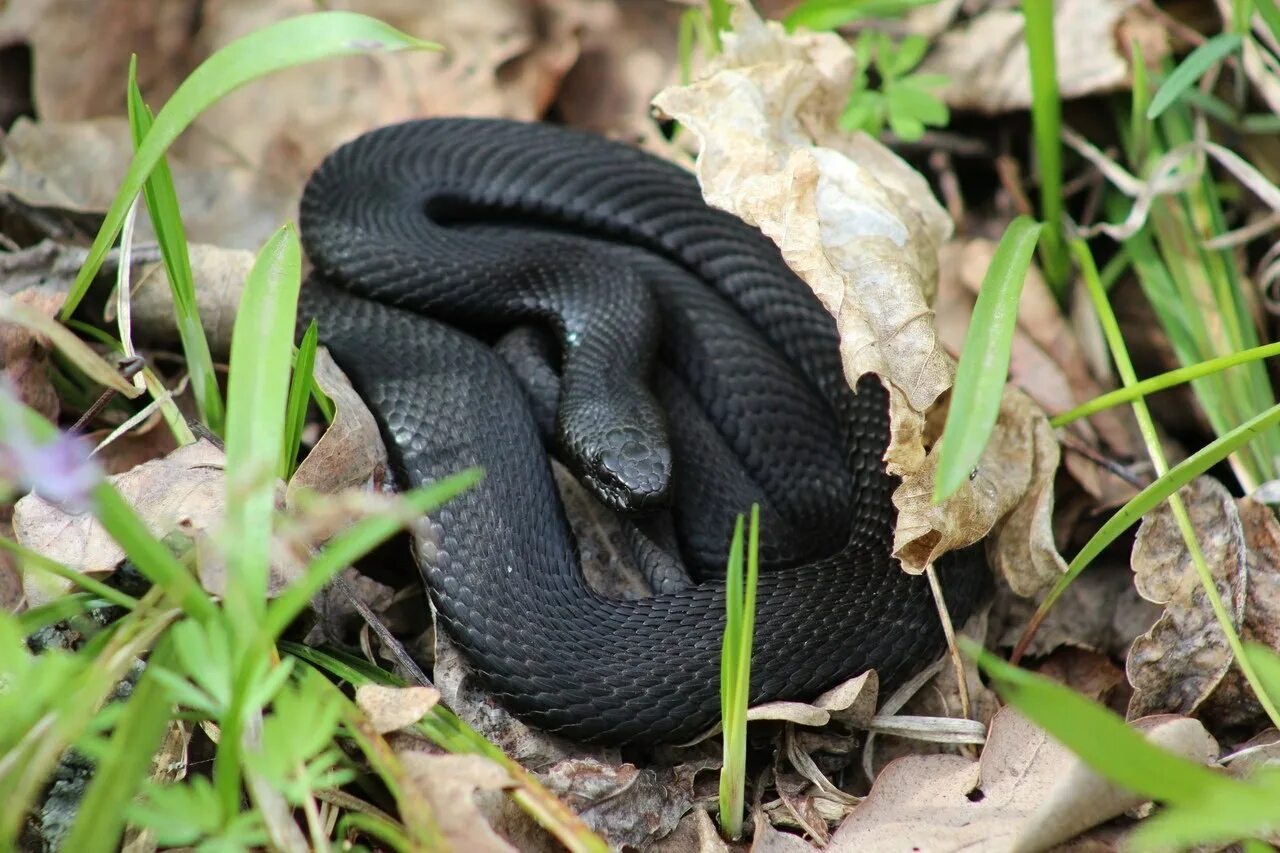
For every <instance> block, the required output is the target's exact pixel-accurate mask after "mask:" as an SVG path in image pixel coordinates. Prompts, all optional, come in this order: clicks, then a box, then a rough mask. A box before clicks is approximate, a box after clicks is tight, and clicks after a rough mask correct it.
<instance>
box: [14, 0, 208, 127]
mask: <svg viewBox="0 0 1280 853" xmlns="http://www.w3.org/2000/svg"><path fill="white" fill-rule="evenodd" d="M201 5H202V4H201V3H200V2H199V0H165V2H163V3H139V2H137V0H22V2H19V3H6V4H5V5H4V6H0V43H4V44H11V43H19V42H24V43H26V44H27V45H28V46H29V48H30V50H31V60H32V66H33V67H32V75H31V77H32V83H33V86H34V88H35V93H34V94H35V101H36V107H37V110H38V114H39V115H40V116H42V117H44V119H45V120H46V121H69V120H75V119H84V118H92V117H95V116H101V115H106V114H110V113H123V112H124V84H125V80H126V79H127V78H128V71H129V55H130V54H131V53H135V52H136V53H138V54H139V55H140V57H141V59H140V61H139V64H138V84H139V86H140V87H141V88H142V90H143V91H144V92H146V93H147V96H148V98H150V99H152V103H153V104H156V105H158V104H159V103H161V102H163V101H164V99H166V98H168V96H169V95H170V94H171V93H172V91H173V90H174V88H176V86H177V84H178V82H179V81H180V80H181V78H182V77H183V76H185V75H186V73H188V72H189V71H190V70H191V67H192V65H191V62H190V57H189V53H190V48H189V46H190V40H191V27H192V24H193V23H194V22H195V21H197V20H198V14H199V10H200V7H201Z"/></svg>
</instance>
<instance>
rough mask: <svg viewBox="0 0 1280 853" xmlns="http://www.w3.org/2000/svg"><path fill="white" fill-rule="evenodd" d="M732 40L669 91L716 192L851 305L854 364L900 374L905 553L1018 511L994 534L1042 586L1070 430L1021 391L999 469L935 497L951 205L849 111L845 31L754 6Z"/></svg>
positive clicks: (907, 561)
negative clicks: (1062, 442) (853, 124)
mask: <svg viewBox="0 0 1280 853" xmlns="http://www.w3.org/2000/svg"><path fill="white" fill-rule="evenodd" d="M724 41H725V51H724V54H723V55H722V56H721V57H720V58H719V59H717V60H715V61H713V62H712V63H711V64H710V67H709V71H708V74H707V75H706V76H705V77H703V78H702V79H700V80H698V81H696V82H695V83H693V84H692V85H690V86H684V87H675V88H670V89H666V90H664V91H663V92H661V93H660V94H659V95H658V97H657V98H655V100H654V103H655V105H656V106H657V107H658V108H660V109H661V110H662V111H663V112H665V113H667V114H668V115H670V116H672V117H673V118H675V119H677V120H678V121H680V122H681V124H682V125H684V126H685V127H687V128H689V129H690V130H691V131H692V132H693V133H694V134H695V135H696V136H697V137H698V139H699V140H700V142H701V145H702V149H701V153H700V154H699V156H698V160H697V172H698V179H699V181H700V182H701V184H702V189H703V193H704V195H705V196H706V198H707V200H708V201H709V202H710V203H711V204H713V205H715V206H716V207H721V208H724V209H725V210H728V211H730V212H732V213H734V214H736V215H737V216H739V217H741V218H742V219H744V220H745V221H747V222H748V223H750V224H752V225H755V226H757V227H759V228H760V229H761V230H762V231H763V232H764V233H765V234H766V235H768V236H769V237H770V238H772V239H773V240H774V242H776V243H777V244H778V245H779V247H780V249H781V250H782V256H783V258H784V259H785V260H786V261H787V263H788V264H789V265H790V266H791V268H792V269H794V270H795V271H796V272H797V273H798V274H799V275H800V277H801V278H803V279H804V280H805V281H806V282H808V284H809V286H810V287H812V288H813V290H814V292H815V293H816V294H817V295H818V298H819V299H820V300H821V301H822V303H823V304H824V305H825V306H826V308H827V310H828V311H830V312H831V314H832V315H833V316H834V317H835V318H836V322H837V325H838V327H839V330H840V336H841V344H840V346H841V352H842V354H843V357H844V369H845V375H846V377H848V378H849V379H851V380H856V379H857V378H858V377H859V376H861V375H863V374H864V373H868V372H874V373H876V374H878V375H879V376H880V377H881V379H882V381H883V382H884V383H885V385H886V387H887V388H888V390H889V398H890V413H891V417H892V423H893V428H892V438H891V443H890V447H889V451H888V453H887V455H886V461H887V463H888V466H889V470H890V471H891V472H892V473H894V474H897V475H899V476H901V477H902V478H903V482H902V485H901V486H900V487H899V489H898V491H897V492H896V493H895V495H894V503H895V504H896V505H897V506H898V510H899V515H898V527H897V531H896V538H895V548H894V552H895V555H896V556H898V557H899V558H900V559H902V561H903V564H904V566H905V567H906V568H907V569H908V570H910V571H920V570H922V569H923V568H924V566H925V565H927V564H928V563H930V562H932V561H933V560H936V559H937V558H938V556H940V555H941V554H942V553H944V552H946V551H948V550H951V549H954V548H957V547H961V546H963V545H967V544H970V543H972V542H976V541H977V540H979V539H981V538H982V537H983V536H985V535H986V534H987V533H988V532H989V531H990V530H991V528H992V526H993V525H995V524H996V522H997V521H1000V520H1001V519H1003V524H1002V525H1001V529H1000V530H999V531H998V534H999V535H998V537H997V539H996V541H995V542H994V545H993V548H992V550H995V551H1002V552H1004V553H1005V554H1007V555H1010V556H1007V557H1004V558H1001V559H998V562H1000V563H1001V564H1002V565H1005V566H1018V567H1019V573H1020V575H1019V579H1018V580H1017V582H1016V584H1015V586H1016V587H1017V588H1019V589H1020V590H1026V591H1028V592H1034V591H1037V590H1038V589H1040V588H1042V587H1043V586H1044V585H1045V584H1046V583H1047V582H1049V580H1050V579H1051V578H1052V577H1054V576H1055V575H1056V574H1057V573H1058V572H1059V571H1061V568H1062V566H1061V558H1059V557H1058V556H1057V553H1056V551H1055V550H1054V547H1053V538H1052V535H1051V531H1050V528H1049V515H1050V513H1049V510H1050V509H1051V507H1052V489H1051V488H1050V487H1051V484H1052V476H1053V471H1054V469H1055V468H1056V466H1057V444H1056V441H1054V439H1053V434H1052V432H1051V431H1050V430H1049V428H1048V423H1047V421H1045V419H1044V416H1043V415H1042V414H1041V413H1039V412H1038V411H1036V410H1035V408H1034V406H1032V405H1031V404H1030V402H1029V401H1028V400H1027V399H1026V397H1025V396H1023V395H1018V394H1016V393H1014V392H1010V393H1007V394H1006V396H1005V402H1004V405H1003V406H1002V411H1001V419H1000V422H999V423H998V424H997V427H996V432H995V434H994V436H993V439H992V441H991V445H990V449H989V451H988V456H987V457H984V460H983V464H982V472H983V474H984V475H985V476H980V478H979V481H978V482H977V483H976V485H975V484H974V483H970V484H969V487H968V488H967V489H965V490H963V491H962V493H961V494H959V495H957V496H956V497H953V498H952V499H951V500H950V501H948V502H946V503H945V504H944V505H943V506H941V507H933V506H932V503H931V501H930V496H931V495H932V492H933V466H934V464H935V463H934V462H933V461H932V460H928V459H926V454H927V452H928V450H929V446H930V444H931V443H932V441H931V440H932V436H930V435H928V434H927V425H928V421H930V420H931V418H930V410H931V408H932V407H934V406H935V404H936V403H937V402H938V401H939V399H940V398H941V397H942V396H943V395H944V393H945V392H946V391H947V389H948V388H949V387H950V385H951V382H952V379H953V375H954V365H953V362H952V360H951V358H950V356H948V355H947V353H946V352H945V350H944V349H943V347H942V346H941V343H940V341H939V339H938V334H937V330H936V328H935V326H934V321H933V311H932V309H931V308H930V301H931V300H932V298H933V297H934V295H935V289H936V283H937V276H938V249H939V247H940V246H941V244H942V243H943V241H944V240H945V239H946V238H947V236H948V234H949V233H950V230H951V224H950V219H949V218H948V217H947V214H946V213H945V211H944V210H943V209H942V208H941V206H940V205H939V204H938V203H937V201H936V200H935V199H934V198H933V196H932V194H931V192H930V190H929V187H928V185H927V184H926V183H925V181H924V179H923V178H922V177H921V176H920V175H919V174H917V173H916V172H914V171H913V170H912V169H911V168H910V167H909V166H907V165H906V164H905V163H904V162H903V161H901V160H900V159H898V158H897V157H896V156H895V155H894V154H892V153H891V152H890V151H889V150H888V149H886V148H885V147H884V146H882V145H880V144H879V143H878V142H876V141H875V140H873V139H871V138H869V137H867V136H866V135H864V134H849V133H846V132H845V131H842V130H841V129H840V128H839V127H838V126H837V124H836V118H837V116H838V115H839V113H840V110H841V107H842V106H843V104H844V100H845V98H846V96H847V94H848V87H849V79H850V75H851V73H852V70H853V64H854V58H853V53H852V50H851V48H850V47H849V46H848V45H847V44H846V43H845V42H844V41H843V40H842V39H840V38H839V37H838V36H835V35H832V34H829V33H820V34H812V33H797V34H795V35H791V36H788V35H786V34H785V32H784V31H783V29H782V27H781V25H778V24H776V23H763V22H761V21H760V19H759V18H757V17H755V15H754V14H753V13H752V12H751V11H750V10H749V9H747V8H740V9H739V18H738V20H737V22H736V26H735V31H734V32H733V33H727V34H725V37H724ZM937 422H938V424H939V425H940V424H941V419H940V418H939V419H937ZM1015 507H1021V508H1020V509H1019V511H1018V512H1016V513H1013V514H1010V510H1012V509H1014V508H1015ZM1026 566H1030V567H1032V572H1033V574H1032V576H1031V577H1030V578H1024V577H1022V574H1023V569H1024V567H1026Z"/></svg>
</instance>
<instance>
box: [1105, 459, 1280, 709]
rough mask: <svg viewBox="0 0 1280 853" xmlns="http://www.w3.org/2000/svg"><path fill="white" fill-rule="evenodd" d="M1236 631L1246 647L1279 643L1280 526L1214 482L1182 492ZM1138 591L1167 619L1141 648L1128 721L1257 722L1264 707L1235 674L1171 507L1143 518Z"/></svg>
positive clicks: (1130, 664) (1136, 556) (1203, 480)
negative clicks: (1180, 717)
mask: <svg viewBox="0 0 1280 853" xmlns="http://www.w3.org/2000/svg"><path fill="white" fill-rule="evenodd" d="M1179 494H1180V495H1181V497H1182V499H1183V502H1184V504H1185V505H1186V507H1187V512H1188V514H1189V515H1190V517H1191V522H1192V525H1193V526H1194V528H1195V531H1196V538H1197V540H1198V541H1199V544H1200V549H1201V551H1202V552H1203V554H1204V558H1205V562H1206V563H1207V565H1208V567H1209V571H1210V572H1211V573H1212V575H1213V577H1214V580H1215V583H1216V585H1217V588H1218V594H1219V595H1220V596H1221V597H1222V600H1223V604H1224V605H1225V606H1226V609H1227V613H1228V614H1229V615H1230V617H1231V621H1232V624H1233V626H1234V627H1235V628H1236V630H1237V631H1239V632H1240V634H1241V635H1242V636H1243V638H1244V639H1246V640H1250V639H1252V640H1256V641H1257V642H1260V643H1265V644H1268V645H1270V646H1271V647H1272V648H1275V647H1276V646H1277V644H1280V571H1277V569H1278V567H1280V522H1277V521H1276V519H1275V517H1274V515H1273V514H1272V511H1271V509H1270V508H1269V507H1267V506H1265V505H1263V504H1259V503H1257V502H1255V501H1252V500H1250V499H1248V498H1241V499H1235V498H1233V497H1232V496H1231V495H1230V493H1229V492H1227V490H1226V488H1225V487H1224V486H1223V485H1222V484H1221V483H1219V482H1218V481H1217V480H1214V479H1212V478H1210V477H1199V478H1197V479H1196V480H1193V481H1192V482H1191V483H1190V484H1189V485H1187V486H1185V487H1183V489H1182V490H1181V491H1180V492H1179ZM1133 570H1134V573H1135V577H1134V582H1135V584H1136V585H1137V588H1138V590H1139V592H1140V593H1141V594H1142V595H1143V597H1144V598H1147V599H1148V600H1150V601H1154V602H1156V603H1158V604H1163V605H1164V614H1163V615H1162V616H1161V617H1160V619H1159V620H1158V621H1157V622H1156V624H1155V625H1154V626H1153V627H1152V628H1151V630H1150V631H1149V632H1147V633H1146V634H1145V635H1143V636H1141V637H1139V638H1138V639H1137V640H1135V641H1134V643H1133V646H1132V648H1131V649H1130V651H1129V657H1128V660H1127V662H1126V671H1127V673H1128V676H1129V682H1130V683H1131V684H1132V685H1133V686H1134V694H1133V698H1132V700H1131V701H1130V704H1129V716H1130V717H1137V716H1142V715H1145V714H1149V713H1155V712H1164V711H1168V712H1176V713H1184V714H1191V713H1199V714H1201V715H1202V716H1204V718H1205V719H1206V720H1211V721H1212V722H1213V723H1214V724H1215V725H1241V724H1245V723H1248V722H1252V721H1254V720H1255V718H1256V717H1257V715H1258V714H1259V713H1260V710H1261V709H1260V707H1259V706H1258V703H1257V700H1256V699H1255V698H1254V696H1253V694H1252V692H1251V691H1250V690H1249V688H1248V686H1247V684H1246V683H1245V682H1244V680H1243V676H1241V675H1240V674H1239V672H1238V671H1237V670H1235V669H1234V668H1233V667H1232V663H1233V660H1234V659H1233V655H1232V653H1231V649H1230V647H1229V646H1228V645H1227V641H1226V636H1225V635H1224V634H1223V632H1222V628H1221V626H1220V625H1219V624H1218V621H1217V619H1216V618H1215V616H1214V614H1213V611H1212V609H1211V608H1210V605H1209V602H1208V599H1207V597H1206V595H1205V592H1204V589H1203V587H1202V586H1201V583H1200V579H1199V575H1198V574H1197V572H1196V570H1195V567H1194V564H1193V563H1192V561H1191V556H1190V554H1189V552H1188V551H1187V548H1186V543H1185V542H1184V541H1183V539H1182V535H1181V533H1180V532H1179V530H1178V527H1177V524H1176V522H1175V520H1174V517H1173V512H1172V510H1171V509H1170V508H1169V505H1168V504H1167V503H1166V504H1162V505H1161V506H1160V507H1158V508H1156V509H1155V510H1153V511H1152V512H1150V513H1148V514H1147V515H1146V517H1144V518H1143V521H1142V525H1141V527H1139V529H1138V536H1137V541H1136V542H1135V543H1134V548H1133Z"/></svg>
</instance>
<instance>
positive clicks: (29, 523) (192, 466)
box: [13, 440, 226, 605]
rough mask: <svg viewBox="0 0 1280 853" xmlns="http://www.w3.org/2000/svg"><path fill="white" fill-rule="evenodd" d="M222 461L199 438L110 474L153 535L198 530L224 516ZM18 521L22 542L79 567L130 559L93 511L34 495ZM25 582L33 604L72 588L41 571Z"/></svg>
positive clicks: (98, 567)
mask: <svg viewBox="0 0 1280 853" xmlns="http://www.w3.org/2000/svg"><path fill="white" fill-rule="evenodd" d="M225 461H226V457H225V455H224V454H223V452H222V451H221V450H220V449H219V448H217V447H214V446H213V445H212V444H210V443H209V442H207V441H203V440H202V441H198V442H196V443H195V444H191V445H187V446H186V447H181V448H179V449H178V450H176V451H174V452H173V453H171V454H169V455H168V456H166V457H164V458H163V459H157V460H154V461H152V462H147V463H144V464H142V465H139V466H138V467H137V468H134V469H133V470H132V471H129V472H127V473H124V474H119V475H117V476H114V477H111V478H109V479H110V480H111V481H112V483H113V484H114V485H115V487H116V488H117V489H118V490H119V491H120V493H121V495H122V496H123V497H124V499H125V500H126V501H128V502H129V503H130V504H131V505H132V506H133V508H134V509H135V510H137V511H138V513H139V514H140V515H141V516H142V518H143V520H144V521H145V522H146V523H147V528H148V529H149V530H150V531H151V532H152V533H153V534H155V535H157V536H164V535H166V534H168V533H169V532H170V531H172V530H174V529H176V528H179V527H181V528H183V529H184V530H185V531H188V532H190V533H191V534H193V535H194V534H197V533H203V532H204V531H207V530H210V529H212V528H214V527H216V526H217V525H218V524H219V523H220V522H221V519H222V511H223V505H224V504H223V500H224V493H225V491H226V487H225V484H224V482H223V465H224V463H225ZM13 527H14V535H15V537H16V538H17V540H18V542H20V543H21V544H23V545H25V546H26V547H28V548H30V549H31V550H33V551H37V552H39V553H41V554H43V555H45V556H46V557H49V558H50V559H53V560H57V561H58V562H60V563H62V564H63V565H65V566H68V567H70V568H73V569H76V570H77V571H81V572H90V573H107V572H111V571H113V570H114V569H115V567H116V566H117V565H119V564H120V562H121V561H122V560H124V558H125V554H124V550H123V549H121V547H120V546H119V545H117V544H116V541H115V540H114V539H112V538H111V536H110V535H108V533H107V531H106V530H105V529H104V528H103V527H102V525H101V524H99V523H98V520H97V519H96V518H94V517H93V516H92V515H91V514H89V513H88V512H83V513H80V514H76V515H73V514H70V513H68V512H67V511H66V510H63V509H61V508H59V507H57V506H54V505H53V504H51V503H48V502H46V501H45V500H43V499H42V498H41V497H39V496H38V495H35V494H30V495H27V496H25V497H23V498H22V499H21V500H20V501H18V503H17V505H16V506H15V507H14V517H13ZM24 583H25V585H26V589H27V596H28V601H29V602H30V603H31V604H33V605H35V604H43V603H45V602H47V601H50V600H52V599H53V598H56V597H57V596H58V595H60V594H61V593H62V592H63V591H64V590H65V589H67V588H68V586H69V584H68V583H67V582H66V581H63V580H61V579H60V578H49V577H48V576H44V575H37V574H36V573H31V574H28V575H27V577H26V578H25V579H24Z"/></svg>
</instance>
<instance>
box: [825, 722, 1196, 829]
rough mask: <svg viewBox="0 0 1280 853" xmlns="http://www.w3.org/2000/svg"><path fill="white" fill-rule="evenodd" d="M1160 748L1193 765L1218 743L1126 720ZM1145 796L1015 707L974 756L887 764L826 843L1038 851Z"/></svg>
mask: <svg viewBox="0 0 1280 853" xmlns="http://www.w3.org/2000/svg"><path fill="white" fill-rule="evenodd" d="M1132 725H1133V726H1134V727H1135V728H1137V729H1138V730H1140V731H1142V732H1143V733H1144V734H1145V735H1146V736H1147V738H1148V739H1149V740H1150V741H1151V742H1153V743H1155V744H1157V745H1158V746H1160V747H1162V748H1164V749H1168V750H1171V751H1173V752H1175V753H1177V754H1179V755H1182V756H1184V757H1186V758H1189V759H1191V760H1194V761H1199V762H1206V763H1207V762H1209V761H1211V760H1213V759H1214V758H1216V757H1217V754H1218V746H1217V743H1216V742H1215V741H1214V740H1213V738H1212V737H1210V736H1209V734H1208V732H1206V731H1205V729H1204V727H1203V726H1202V725H1201V724H1200V723H1199V722H1198V721H1196V720H1192V719H1188V718H1185V717H1174V716H1161V717H1148V718H1145V719H1142V720H1137V721H1135V722H1134V723H1133V724H1132ZM1141 802H1143V798H1142V797H1141V796H1138V795H1136V794H1130V793H1128V792H1126V791H1124V790H1123V789H1121V788H1118V787H1116V786H1115V785H1112V784H1111V783H1110V782H1107V781H1106V780H1104V779H1103V778H1102V777H1100V776H1098V775H1097V774H1095V773H1094V772H1093V771H1092V770H1090V769H1088V768H1087V767H1086V766H1085V765H1084V764H1083V763H1082V762H1081V761H1080V760H1079V759H1078V758H1076V757H1075V756H1074V755H1072V754H1071V753H1070V752H1069V751H1068V750H1067V748H1066V747H1064V746H1062V745H1061V744H1060V743H1058V742H1057V741H1055V740H1054V739H1053V738H1051V737H1049V735H1047V734H1045V732H1044V731H1042V730H1041V729H1038V728H1036V727H1035V726H1034V725H1032V724H1031V723H1030V722H1028V721H1027V720H1026V718H1024V717H1022V716H1021V715H1019V714H1018V713H1017V712H1016V711H1014V710H1013V709H1012V708H1005V709H1003V710H1002V711H1000V713H999V714H997V715H996V717H995V719H994V720H993V721H992V723H991V732H990V735H989V736H988V738H987V744H986V747H985V748H984V749H983V751H982V757H981V758H980V759H979V760H978V761H976V762H975V761H970V760H969V759H967V758H962V757H960V756H955V755H926V756H909V757H907V758H902V759H899V760H898V761H895V762H894V763H892V764H890V765H889V766H888V767H886V768H885V770H884V772H883V773H881V774H880V776H879V778H877V779H876V782H875V785H873V786H872V788H871V793H870V794H869V795H868V796H867V798H866V800H864V801H863V803H862V805H860V806H858V807H857V808H856V809H855V810H854V812H853V814H851V815H850V816H849V818H848V819H847V820H846V821H845V822H844V823H843V824H842V825H841V826H840V828H839V829H837V830H836V832H835V834H834V835H833V836H832V838H831V844H830V845H829V846H828V847H827V849H828V850H830V851H832V853H843V851H850V853H851V852H852V851H859V853H874V851H881V850H884V851H900V850H904V849H907V850H909V849H913V848H914V849H917V850H928V851H930V853H942V851H950V850H972V849H982V850H984V851H992V853H998V851H1006V850H1008V851H1012V850H1042V849H1046V848H1049V847H1052V846H1053V845H1055V844H1058V843H1061V842H1063V841H1066V840H1068V839H1070V838H1072V837H1074V836H1075V835H1077V834H1078V833H1080V832H1082V831H1084V830H1085V829H1088V828H1089V827H1092V826H1096V825H1098V824H1100V823H1103V822H1105V821H1108V820H1110V819H1112V818H1114V817H1116V816H1117V815H1120V814H1123V813H1124V812H1125V811H1126V810H1127V809H1129V808H1132V807H1134V806H1136V805H1138V804H1140V803H1141Z"/></svg>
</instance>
